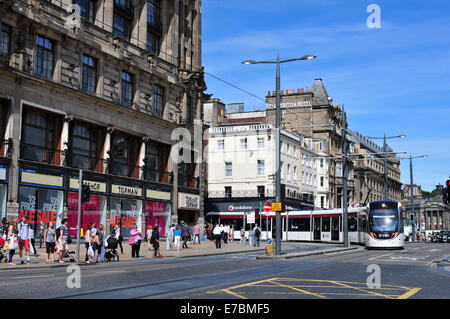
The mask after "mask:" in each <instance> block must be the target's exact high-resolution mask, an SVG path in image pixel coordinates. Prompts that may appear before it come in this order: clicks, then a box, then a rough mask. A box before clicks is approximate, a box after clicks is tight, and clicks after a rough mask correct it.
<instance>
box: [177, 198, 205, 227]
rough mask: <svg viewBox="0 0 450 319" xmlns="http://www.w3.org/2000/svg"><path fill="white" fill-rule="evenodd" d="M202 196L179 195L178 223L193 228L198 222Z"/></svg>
mask: <svg viewBox="0 0 450 319" xmlns="http://www.w3.org/2000/svg"><path fill="white" fill-rule="evenodd" d="M199 211H200V195H197V194H188V193H181V192H180V193H178V222H179V223H181V222H182V221H183V222H184V223H185V224H187V225H189V226H193V225H195V224H196V223H197V222H198V217H199Z"/></svg>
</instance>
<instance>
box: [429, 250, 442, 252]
mask: <svg viewBox="0 0 450 319" xmlns="http://www.w3.org/2000/svg"><path fill="white" fill-rule="evenodd" d="M432 251H441V250H440V249H432V250H430V252H432Z"/></svg>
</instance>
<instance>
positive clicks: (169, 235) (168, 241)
mask: <svg viewBox="0 0 450 319" xmlns="http://www.w3.org/2000/svg"><path fill="white" fill-rule="evenodd" d="M174 230H175V225H174V224H172V226H170V227H169V228H168V229H167V234H166V249H167V250H171V249H172V244H173V231H174Z"/></svg>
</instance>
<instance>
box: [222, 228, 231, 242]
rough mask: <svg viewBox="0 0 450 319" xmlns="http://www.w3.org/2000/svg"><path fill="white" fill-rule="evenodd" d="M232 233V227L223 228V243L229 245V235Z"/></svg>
mask: <svg viewBox="0 0 450 319" xmlns="http://www.w3.org/2000/svg"><path fill="white" fill-rule="evenodd" d="M229 233H230V226H228V225H225V226H224V227H223V243H224V244H228V235H229Z"/></svg>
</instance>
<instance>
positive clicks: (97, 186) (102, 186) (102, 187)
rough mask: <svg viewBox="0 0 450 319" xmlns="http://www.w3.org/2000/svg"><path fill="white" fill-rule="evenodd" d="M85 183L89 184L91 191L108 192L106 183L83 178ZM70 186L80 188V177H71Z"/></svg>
mask: <svg viewBox="0 0 450 319" xmlns="http://www.w3.org/2000/svg"><path fill="white" fill-rule="evenodd" d="M83 184H84V185H88V186H89V188H90V190H91V192H97V193H106V183H102V182H96V181H88V180H83ZM69 187H70V188H72V189H77V190H78V189H79V188H80V182H79V180H78V178H71V179H70V183H69Z"/></svg>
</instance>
